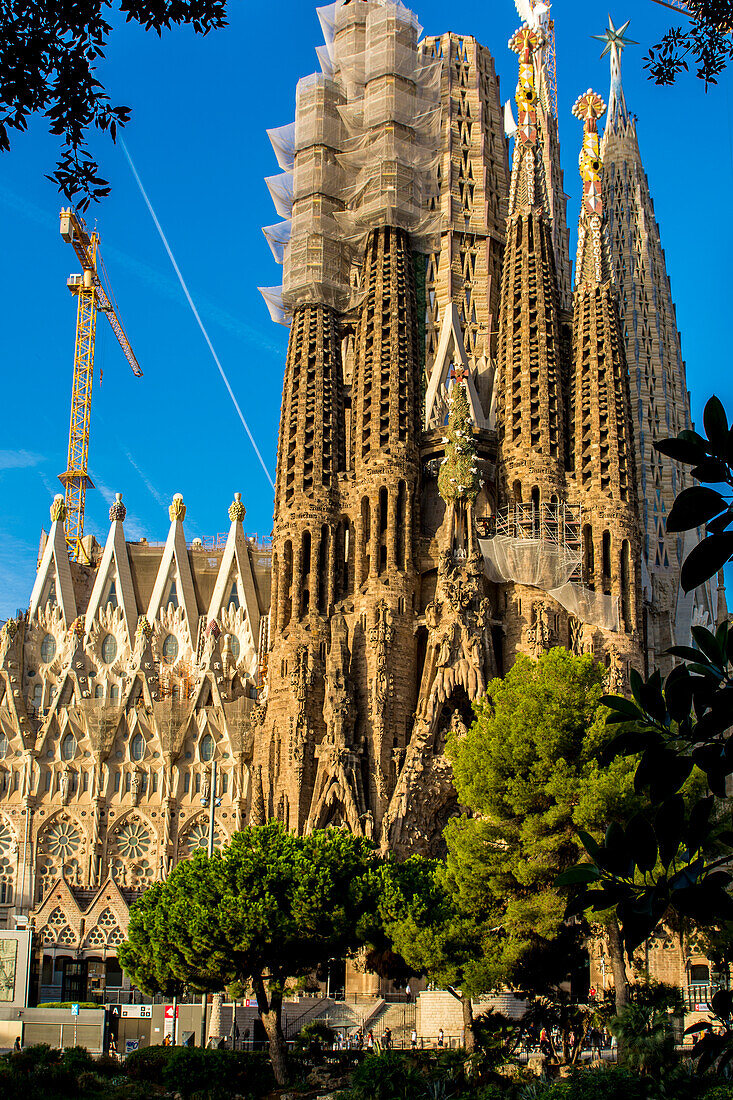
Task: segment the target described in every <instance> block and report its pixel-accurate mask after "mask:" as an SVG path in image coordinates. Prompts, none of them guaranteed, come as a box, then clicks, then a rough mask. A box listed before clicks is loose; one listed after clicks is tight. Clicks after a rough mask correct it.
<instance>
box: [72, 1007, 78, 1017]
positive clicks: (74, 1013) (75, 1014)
mask: <svg viewBox="0 0 733 1100" xmlns="http://www.w3.org/2000/svg"><path fill="white" fill-rule="evenodd" d="M71 1015H72V1016H78V1015H79V1006H78V1005H72V1006H71Z"/></svg>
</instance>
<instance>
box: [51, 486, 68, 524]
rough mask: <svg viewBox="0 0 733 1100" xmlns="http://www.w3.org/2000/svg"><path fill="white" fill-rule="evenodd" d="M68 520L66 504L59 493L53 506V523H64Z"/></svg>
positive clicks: (54, 499)
mask: <svg viewBox="0 0 733 1100" xmlns="http://www.w3.org/2000/svg"><path fill="white" fill-rule="evenodd" d="M65 519H66V504H65V503H64V498H63V497H62V495H61V493H57V494H56V496H55V497H54V498H53V504H52V505H51V521H52V522H53V523H56V522H57V521H58V522H59V523H63V522H64V520H65Z"/></svg>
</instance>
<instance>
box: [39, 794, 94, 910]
mask: <svg viewBox="0 0 733 1100" xmlns="http://www.w3.org/2000/svg"><path fill="white" fill-rule="evenodd" d="M88 851H89V837H88V836H87V833H86V830H85V829H84V826H83V825H82V824H81V821H80V819H79V818H78V817H77V815H76V814H74V813H71V812H70V811H69V810H67V809H60V810H58V811H57V812H56V813H55V814H53V815H52V816H51V817H50V818H49V819H48V821H46V822H45V823H44V824H43V826H42V827H41V829H40V831H39V833H38V837H37V840H36V852H37V855H36V893H37V897H38V899H39V900H40V898H42V897H45V896H46V895H47V893H48V891H49V890H50V888H51V886H52V885H53V883H54V882H56V881H57V880H58V879H59V878H60V877H63V878H64V879H65V880H66V881H67V882H70V883H71V884H72V885H74V886H83V885H84V884H85V879H86V863H87V854H88Z"/></svg>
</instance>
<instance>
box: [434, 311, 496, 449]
mask: <svg viewBox="0 0 733 1100" xmlns="http://www.w3.org/2000/svg"><path fill="white" fill-rule="evenodd" d="M452 367H453V368H459V369H460V370H463V371H465V377H466V382H467V392H468V403H469V406H470V409H471V418H472V420H473V422H474V424H475V425H476V427H477V428H486V427H488V425H487V422H486V418H485V416H484V414H483V410H482V408H481V401H480V400H479V396H478V392H477V390H476V385H475V383H474V381H473V377H472V375H471V371H470V370H469V365H468V356H467V355H466V347H465V344H464V341H463V334H462V332H461V321H460V316H459V313H458V306H457V305H456V303H455V302H450V303H449V305H448V306H447V308H446V310H445V313H444V314H443V323H442V325H441V327H440V339H439V340H438V350H437V351H436V353H435V359H434V361H433V365H432V368H431V371H430V380H429V382H428V388H427V392H426V394H425V429H426V431H427V430H428V429H429V428H431V427H435V426H437V425H435V424H434V420H435V418H436V416H437V415H438V413H439V410H440V409H441V408H442V407H443V405H444V404H445V399H446V396H447V384H448V380H449V376H450V371H451V368H452ZM441 423H442V418H441Z"/></svg>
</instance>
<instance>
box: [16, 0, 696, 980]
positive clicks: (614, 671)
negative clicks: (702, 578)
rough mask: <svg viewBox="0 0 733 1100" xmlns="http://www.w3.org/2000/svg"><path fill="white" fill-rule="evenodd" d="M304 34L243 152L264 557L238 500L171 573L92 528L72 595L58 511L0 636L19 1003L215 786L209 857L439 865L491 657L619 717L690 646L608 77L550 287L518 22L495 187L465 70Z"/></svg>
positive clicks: (545, 183) (479, 58) (406, 41)
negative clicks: (254, 235)
mask: <svg viewBox="0 0 733 1100" xmlns="http://www.w3.org/2000/svg"><path fill="white" fill-rule="evenodd" d="M543 18H546V13H545V16H543ZM321 19H322V25H323V28H324V33H325V37H326V44H325V46H324V47H322V48H321V50H320V52H319V57H320V59H321V62H322V69H323V71H322V72H321V73H319V74H315V75H313V76H310V77H306V78H304V79H303V80H301V81H299V83H298V88H297V94H296V113H295V120H294V122H293V123H292V124H289V125H286V126H282V127H279V128H277V129H274V130H271V131H269V134H270V137H271V140H272V144H273V148H274V150H275V153H276V156H277V159H278V162H279V164H280V167H281V169H282V170H283V171H282V174H281V175H278V176H272V177H269V178H268V181H267V182H268V186H269V188H270V191H271V193H272V195H273V199H274V200H275V204H276V208H277V210H278V213H279V214H280V216H281V217H282V218H283V219H284V221H282V222H280V223H278V224H277V225H274V226H269V227H268V228H267V229H266V230H265V232H266V235H267V237H268V240H269V241H270V244H271V246H272V248H273V253H274V255H275V257H276V259H278V260H279V261H280V262H281V263H282V264H283V284H282V288H269V289H268V290H267V291H264V292H263V293H264V294H265V297H266V300H267V302H268V306H269V308H270V310H271V312H272V314H273V316H274V317H275V318H276V319H278V320H281V321H285V322H286V323H288V324H289V325H290V338H289V346H288V353H287V361H286V365H285V377H284V386H283V400H282V415H281V422H280V433H279V442H278V462H277V477H276V492H275V508H274V527H273V536H272V548H271V551H270V548H269V547H263V546H261V545H258V544H256V543H255V542H253V541H252V540H250V539H248V538H247V537H246V536H245V534H244V529H243V525H242V521H243V519H244V506H243V504H242V502H241V500H240V499H239V498H238V497H236V498H235V500H234V502H233V503H232V506H231V508H230V511H229V517H230V522H231V526H230V530H229V533H228V535H227V537H226V540H222V541H221V542H220V543H216V544H214V545H212V546H204V545H203V544H202V543H201V542H200V541H194V542H193V543H191V544H190V545H189V544H187V542H186V539H185V535H184V531H183V521H184V518H185V505H184V503H183V500H182V498H180V497H176V498H175V499H174V501H173V503H172V504H171V509H170V523H171V526H170V530H169V534H168V538H167V540H166V542H165V545H163V546H153V545H149V544H147V543H142V542H141V543H132V542H127V541H126V539H125V535H124V518H125V508H124V505H123V504H122V501H121V499H118V500H117V501H116V502H115V504H114V505H113V507H112V509H111V511H110V523H111V526H110V532H109V536H108V538H107V541H106V544H105V546H104V547H100V546H97V545H96V544H95V543H93V542H92V541H89V540H87V541H88V542H89V545H88V547H87V549H88V556H89V559H90V562H91V564H89V565H82V564H80V563H77V562H74V561H70V560H69V557H68V553H67V550H66V543H65V537H64V509H63V501H60V500H58V499H57V500H56V501H55V502H54V504H53V507H52V524H51V530H50V533H49V534H48V536H44V540H43V544H42V550H41V555H40V559H39V568H38V574H37V578H36V582H35V585H34V588H33V593H32V596H31V601H30V607H29V609H28V611H27V613H25V614H24V615H22V616H20V617H19V618H18V619H15V620H11V621H10V622H8V623H7V624H6V625H5V627H4V628H3V630H2V632H0V921H2V920H3V915H4V919H5V922H8V921H10V920H11V919H12V917H13V915H19V914H23V915H28V914H30V916H31V918H32V919H33V921H34V924H35V928H36V931H37V932H38V933H39V935H40V938H41V940H42V942H43V951H44V954H45V956H46V958H45V959H44V963H43V967H44V969H43V974H42V975H41V976H40V980H41V984H42V985H47V986H50V985H51V984H52V982H53V979H54V974H55V968H54V967H53V965H52V964H53V959H54V957H62V958H64V957H71V956H72V955H73V956H74V957H76V956H77V954H78V955H79V957H81V958H84V957H86V958H88V959H92V960H94V961H95V965H97V963H98V962H99V960H100V959H101V960H102V963H104V962H105V960H107V959H109V958H113V957H114V952H115V946H116V943H117V942H119V938H120V936H121V935H122V933H123V932H124V929H125V925H126V912H127V906H128V905H129V903H130V901H131V899H133V898H134V897H136V896H137V895H138V893H139V892H140V891H141V890H142V889H144V888H145V886H146V885H147V884H149V883H150V882H153V881H156V880H157V879H159V878H161V877H163V876H165V875H166V874H167V873H168V871H169V870H170V868H171V867H172V866H173V865H174V864H175V862H176V860H178V859H179V858H183V857H185V856H187V855H189V854H190V853H191V851H192V850H194V849H195V848H196V847H197V846H202V845H205V843H206V837H207V832H208V823H207V814H206V812H205V810H204V809H203V808H202V805H201V803H202V800H204V801H207V802H208V800H209V799H210V797H211V794H212V792H211V790H210V784H211V780H210V775H211V760H212V758H213V759H215V760H216V763H217V766H218V773H219V789H218V791H217V792H214V793H215V794H217V796H218V797H219V798H220V799H221V804H220V806H219V809H218V810H217V815H216V829H217V838H218V842H221V841H224V840H225V839H226V837H227V836H228V835H229V833H230V832H231V831H233V830H234V829H236V828H239V827H241V826H242V825H244V824H246V823H248V822H249V823H253V824H261V823H264V822H265V821H268V820H271V819H273V818H274V819H278V820H281V821H283V822H284V823H286V824H287V825H288V827H289V828H291V829H294V830H297V831H299V832H306V831H309V830H312V829H315V828H319V827H323V826H326V825H334V826H344V827H347V828H349V829H351V830H352V831H354V832H357V833H360V834H363V835H365V836H369V837H373V838H374V839H375V840H376V841H377V842H378V843H379V845H380V847H381V848H382V850H383V851H387V850H392V851H394V852H396V853H397V854H399V855H406V854H409V853H410V852H413V851H420V852H428V853H433V854H436V853H440V851H441V849H442V843H443V841H442V832H443V829H444V827H445V824H446V822H447V820H448V819H449V818H450V816H451V815H453V814H455V813H457V812H458V806H457V801H456V794H455V790H454V787H453V783H452V777H451V769H450V765H449V764H448V761H447V759H446V757H445V753H444V747H445V742H446V738H447V736H448V734H449V733H450V731H451V730H457V731H460V730H461V729H463V728H465V726H466V725H468V724H469V723H470V721H471V720H472V709H471V704H472V702H473V701H474V700H475V699H477V698H478V697H480V696H481V695H482V694H483V693H484V691H485V689H486V685H487V683H488V682H489V681H490V680H491V679H492V678H493V677H494V676H496V675H501V674H503V673H504V672H505V671H506V670H507V669H508V668H509V667H510V666H511V664H512V662H513V661H514V660H515V659H516V657H517V655H518V654H521V653H524V654H528V655H530V656H533V657H538V656H539V655H540V654H541V653H542V652H544V651H545V650H546V649H547V648H549V647H551V646H553V645H564V646H567V647H568V648H569V649H571V650H572V651H573V652H576V653H584V652H591V653H593V654H595V655H596V657H597V658H598V659H599V660H602V661H603V662H604V663H605V664H606V666H607V668H608V686H609V688H611V689H612V690H624V688H625V687H626V685H627V683H628V675H629V671H630V668H631V667H634V666H635V667H637V668H642V667H643V665H644V663H645V658H646V655H647V652H651V653H652V655H653V657H654V659H656V658H657V657H658V656H659V654H660V652H661V650H662V649H663V648H664V647H665V646H666V644H667V642H668V641H670V640H672V639H673V640H674V641H676V642H677V643H679V642H681V641H684V640H685V639H684V637H683V634H684V630H686V629H689V625H690V623H691V622H693V621H700V622H702V621H711V620H714V619H715V608H716V603H715V593H714V591H713V590H712V589H711V588H710V587H707V588H705V589H704V590H702V589H701V590H699V591H698V593H696V594H695V596H694V597H691V598H690V600H689V601H687V603H685V604H684V607H683V609H682V610H684V609H685V608H686V609H687V610H686V611H685V614H684V615H682V616H681V611H680V606H681V605H678V606H677V610H676V612H675V607H674V602H675V601H674V598H673V592H674V590H675V587H676V584H677V578H678V569H679V563H680V560H681V554H682V552H683V549H684V548H683V547H682V546H681V545H680V544H679V543H678V542H676V541H674V540H672V542H670V541H669V540H664V538H663V534H660V523H661V517H663V515H664V513H665V511H667V512H668V510H669V505H670V502H671V499H672V497H673V496H674V493H675V492H676V490H677V488H678V487H679V486H680V485H681V483H682V482H681V474H680V471H679V470H675V469H674V468H673V466H672V465H671V464H670V465H669V468H667V466H666V465H661V466H660V465H659V464H658V463H659V460H658V459H657V458H655V457H654V454H653V452H652V450H651V439H652V438H653V436H654V435H655V434H656V432H657V430H658V429H659V430H660V431H661V430H662V429H663V430H664V431H665V432H666V431H670V432H674V431H676V430H678V428H680V427H683V426H685V425H687V424H688V423H689V402H688V396H687V393H686V389H685V383H684V367H683V364H682V361H681V358H680V355H679V338H678V336H677V333H676V329H675V328H674V311H673V307H672V305H671V299H670V297H669V285H668V280H667V277H666V274H665V272H664V258H663V253H662V252H661V246H660V245H659V237H658V230H657V227H656V224H655V223H654V221H653V215H652V212H651V211H652V208H651V200H650V199H649V194H648V187H647V184H646V178H645V176H644V174H643V169H642V168H641V162H640V159H639V156H638V146H637V144H636V136H635V128H634V123H633V121H632V120H630V118H629V116H628V114H627V112H626V109H625V104H624V103H623V94H622V92H621V91H620V79H619V78H618V73H617V72H616V70H614V71H615V72H616V76H615V78H614V79H615V81H616V83H615V84H614V88H613V89H612V95H611V111H610V120H609V124H608V126H607V129H606V133H605V136H604V138H603V141H602V143H600V144H599V142H600V139H599V133H598V123H599V119H600V118H601V117H602V116H603V113H604V109H605V108H604V105H603V103H602V101H601V100H600V97H598V96H596V95H594V94H593V93H591V92H588V93H585V95H583V96H581V97H580V99H579V100H578V102H577V104H576V107H575V114H576V117H577V118H578V119H579V120H580V121H581V122H582V123H583V137H582V153H581V161H580V166H581V175H582V179H583V201H582V209H581V212H580V220H579V244H578V255H577V261H576V270H575V284H574V288H573V285H572V283H571V277H570V271H571V262H570V256H569V252H568V233H567V222H566V211H565V205H566V200H565V197H564V193H563V187H562V171H561V166H560V149H559V142H558V139H557V120H556V118H555V116H554V112H553V104H552V97H551V94H550V92H549V88H550V84H551V82H550V80H549V77H548V71H547V62H548V39H547V35H546V32H547V30H548V27H547V25H546V24H545V25H544V27H543V25H542V23H541V22H539V23H538V25H537V26H536V27H533V28H531V27H527V26H525V27H523V28H521V29H520V30H519V31H518V32H517V33H516V34H515V35H514V36H513V38H512V40H511V43H510V48H511V49H512V50H513V51H514V52H515V53H516V54H517V55H518V61H519V81H518V87H517V93H516V106H517V111H518V124H517V129H516V135H515V142H514V150H513V157H512V167H511V172H510V170H509V160H508V156H507V143H506V140H505V135H504V124H503V117H502V109H501V99H500V92H499V85H498V79H497V77H496V72H495V68H494V62H493V59H492V57H491V54H490V53H489V51H488V50H487V49H486V48H485V47H483V46H481V45H479V44H478V43H477V42H476V40H475V39H473V38H470V37H466V36H459V35H455V34H445V35H442V36H440V37H436V38H430V39H426V40H424V41H422V42H420V41H419V26H418V24H417V20H416V18H415V16H414V15H413V14H412V13H411V12H409V11H408V10H407V9H406V8H404V7H403V6H402V5H399V4H392V3H382V2H378V0H354V2H350V3H344V4H342V5H340V6H339V7H336V8H333V9H330V8H329V9H323V11H322V12H321ZM614 56H615V55H614ZM617 61H618V58H617V57H616V63H617ZM617 68H618V66H617ZM601 153H603V155H604V156H605V157H606V158H607V159H608V165H607V171H606V173H605V174H604V173H603V168H602V156H601ZM609 229H610V236H609V234H608V232H607V231H608V230H609ZM617 288H622V291H623V293H622V295H621V298H620V299H619V295H618V290H617ZM652 299H654V300H655V301H658V302H661V306H660V307H659V308H658V309H657V313H656V320H655V319H654V318H653V317H652V307H651V305H650V304H649V303H650V302H651V300H652ZM632 303H634V307H633V308H634V309H635V310H636V316H637V327H636V328H633V326H632V325H631V323H630V318H631V310H632V305H631V304H632ZM639 303H644V304H645V308H644V309H642V310H640V309H639V308H637V307H639ZM638 318H640V320H638ZM653 321H654V324H652V322H653ZM640 324H641V326H642V329H639V325H640ZM655 325H656V328H655ZM632 329H633V330H632ZM653 330H654V331H653ZM628 363H631V364H632V366H633V377H632V378H631V383H632V384H631V385H630V377H629V370H628V365H627V364H628ZM640 378H642V379H643V380H644V381H643V384H641V383H640V382H639V379H640ZM663 400H664V402H665V405H664V408H665V410H666V411H665V413H664V415H663V414H662V401H663ZM665 418H666V419H665ZM665 461H666V460H665ZM650 478H651V479H652V480H653V481H654V484H655V486H657V489H655V493H654V495H652V494H650V492H649V485H650ZM652 528H653V530H652ZM650 578H651V579H650ZM665 593H666V594H667V596H669V599H667V596H665ZM665 599H666V600H667V602H666V603H665V602H664V600H665ZM675 614H676V616H677V617H676V619H675ZM685 616H686V617H685ZM364 984H365V986H366V985H368V984H369V979H367V978H364Z"/></svg>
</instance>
